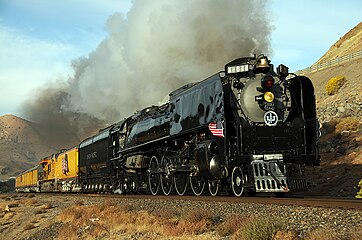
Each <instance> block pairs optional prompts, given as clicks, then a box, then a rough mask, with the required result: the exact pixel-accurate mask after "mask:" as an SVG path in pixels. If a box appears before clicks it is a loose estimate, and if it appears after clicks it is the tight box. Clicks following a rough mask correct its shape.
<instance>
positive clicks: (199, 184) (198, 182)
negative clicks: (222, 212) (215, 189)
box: [190, 176, 205, 196]
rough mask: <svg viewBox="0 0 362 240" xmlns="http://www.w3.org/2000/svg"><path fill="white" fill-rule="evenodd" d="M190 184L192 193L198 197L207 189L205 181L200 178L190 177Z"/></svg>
mask: <svg viewBox="0 0 362 240" xmlns="http://www.w3.org/2000/svg"><path fill="white" fill-rule="evenodd" d="M190 184H191V189H192V192H193V193H194V194H195V195H196V196H200V195H201V194H202V192H203V191H204V188H205V180H204V179H203V178H201V177H200V176H190Z"/></svg>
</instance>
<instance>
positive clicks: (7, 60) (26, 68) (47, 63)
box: [0, 24, 79, 115]
mask: <svg viewBox="0 0 362 240" xmlns="http://www.w3.org/2000/svg"><path fill="white" fill-rule="evenodd" d="M0 46H2V47H1V48H0V56H1V58H0V86H1V95H0V102H1V105H0V107H1V108H0V115H3V114H5V113H9V112H8V111H11V110H10V109H13V111H14V109H17V108H18V106H19V105H20V104H21V102H22V101H23V100H24V99H26V98H27V96H28V94H31V91H32V89H35V88H36V87H38V86H41V85H43V84H44V83H45V82H47V81H49V80H51V79H55V78H60V77H61V76H66V74H67V73H70V71H71V68H70V64H69V63H70V60H71V59H74V58H76V57H78V56H79V50H78V49H76V48H75V47H74V46H72V45H69V44H64V43H61V42H48V41H45V40H39V39H36V38H32V37H29V36H26V35H24V34H22V33H20V32H18V31H16V30H14V29H10V28H7V27H5V26H3V25H1V24H0ZM11 106H12V108H11Z"/></svg>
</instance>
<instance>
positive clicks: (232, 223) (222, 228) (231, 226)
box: [216, 215, 244, 237]
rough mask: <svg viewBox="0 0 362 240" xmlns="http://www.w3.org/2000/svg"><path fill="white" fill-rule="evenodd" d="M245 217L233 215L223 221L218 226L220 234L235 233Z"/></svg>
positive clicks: (217, 229) (223, 235) (224, 235)
mask: <svg viewBox="0 0 362 240" xmlns="http://www.w3.org/2000/svg"><path fill="white" fill-rule="evenodd" d="M243 221H244V218H243V217H241V216H240V215H232V216H230V217H229V218H227V219H226V220H225V221H224V222H222V223H221V224H220V225H219V226H218V227H217V228H216V231H217V232H218V233H219V235H220V236H222V237H226V236H229V235H232V234H233V233H235V232H236V231H237V230H238V229H239V228H240V226H241V224H242V222H243Z"/></svg>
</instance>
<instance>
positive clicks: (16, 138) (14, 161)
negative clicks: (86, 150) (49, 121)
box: [0, 115, 78, 179]
mask: <svg viewBox="0 0 362 240" xmlns="http://www.w3.org/2000/svg"><path fill="white" fill-rule="evenodd" d="M52 137H53V136H48V135H47V132H46V131H45V129H44V128H43V127H42V126H41V125H39V124H36V123H32V122H29V121H27V120H24V119H22V118H19V117H16V116H13V115H4V116H1V117H0V179H7V178H9V177H11V176H16V175H17V174H18V173H20V172H22V171H24V170H26V169H28V168H30V167H32V166H34V165H35V164H36V163H37V162H38V161H39V159H41V158H43V157H45V156H48V155H50V154H52V153H54V152H55V151H57V150H58V149H61V148H66V147H70V146H69V145H62V144H59V143H56V142H55V141H52V140H51V138H52ZM69 139H70V143H69V144H75V143H76V142H77V141H78V139H76V138H74V137H72V138H71V137H70V138H69Z"/></svg>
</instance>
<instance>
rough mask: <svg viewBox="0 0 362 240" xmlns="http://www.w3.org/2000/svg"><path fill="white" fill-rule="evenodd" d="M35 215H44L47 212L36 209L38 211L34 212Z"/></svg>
mask: <svg viewBox="0 0 362 240" xmlns="http://www.w3.org/2000/svg"><path fill="white" fill-rule="evenodd" d="M34 213H35V214H42V213H45V210H43V209H36V210H35V211H34Z"/></svg>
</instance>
